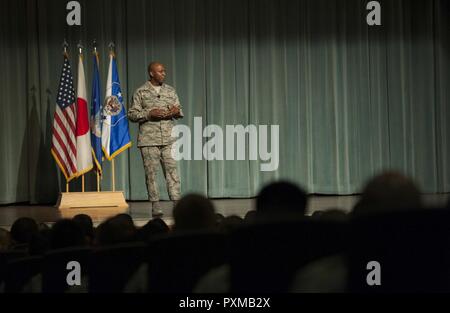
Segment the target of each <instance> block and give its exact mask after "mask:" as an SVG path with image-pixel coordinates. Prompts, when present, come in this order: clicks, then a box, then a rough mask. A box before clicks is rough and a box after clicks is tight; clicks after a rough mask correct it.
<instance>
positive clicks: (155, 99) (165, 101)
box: [128, 81, 183, 147]
mask: <svg viewBox="0 0 450 313" xmlns="http://www.w3.org/2000/svg"><path fill="white" fill-rule="evenodd" d="M173 105H176V106H178V107H180V115H181V117H183V112H182V111H181V106H180V101H179V100H178V95H177V93H176V91H175V88H173V87H171V86H169V85H166V84H162V86H161V90H160V92H159V94H158V93H157V92H156V90H155V88H153V87H152V86H151V83H150V81H147V82H146V83H145V84H144V85H142V86H141V87H139V88H138V89H137V90H136V91H135V93H134V95H133V100H132V103H131V106H130V109H129V110H128V118H129V120H130V121H132V122H138V123H139V135H138V147H146V146H164V145H169V144H172V143H173V142H174V141H175V139H176V138H173V137H171V133H172V128H173V126H174V119H169V120H161V121H154V120H150V119H149V112H150V110H152V109H155V108H166V109H168V108H169V107H170V106H173Z"/></svg>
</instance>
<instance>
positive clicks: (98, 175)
mask: <svg viewBox="0 0 450 313" xmlns="http://www.w3.org/2000/svg"><path fill="white" fill-rule="evenodd" d="M92 44H93V46H94V56H95V57H96V58H97V66H98V53H97V39H94V41H93V42H92ZM98 171H99V169H98V168H97V170H96V171H95V174H96V178H97V192H100V174H99V172H98Z"/></svg>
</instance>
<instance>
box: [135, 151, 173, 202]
mask: <svg viewBox="0 0 450 313" xmlns="http://www.w3.org/2000/svg"><path fill="white" fill-rule="evenodd" d="M171 149H172V145H165V146H149V147H141V154H142V159H143V160H144V168H145V178H146V183H147V191H148V200H149V201H152V202H153V201H159V189H158V184H157V182H156V173H157V171H158V165H159V163H160V162H161V165H162V168H163V173H164V177H165V178H166V184H167V191H168V193H169V197H170V200H179V199H180V197H181V195H180V177H179V176H178V172H177V162H176V161H175V160H174V159H173V158H172V153H171Z"/></svg>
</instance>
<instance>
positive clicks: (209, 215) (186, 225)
mask: <svg viewBox="0 0 450 313" xmlns="http://www.w3.org/2000/svg"><path fill="white" fill-rule="evenodd" d="M173 218H174V220H175V225H174V229H175V230H177V231H179V230H200V229H213V228H214V227H215V225H216V215H215V210H214V205H213V204H212V202H211V201H210V200H209V199H207V198H205V197H204V196H201V195H199V194H190V195H186V196H184V197H183V198H181V200H180V201H178V203H177V204H176V206H175V208H174V209H173Z"/></svg>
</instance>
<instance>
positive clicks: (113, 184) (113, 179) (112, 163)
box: [111, 159, 116, 191]
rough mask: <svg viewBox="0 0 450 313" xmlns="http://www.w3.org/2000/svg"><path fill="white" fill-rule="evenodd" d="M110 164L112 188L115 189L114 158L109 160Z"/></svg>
mask: <svg viewBox="0 0 450 313" xmlns="http://www.w3.org/2000/svg"><path fill="white" fill-rule="evenodd" d="M111 165H112V190H113V191H116V179H115V176H116V175H115V173H114V172H115V170H114V159H112V160H111Z"/></svg>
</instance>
